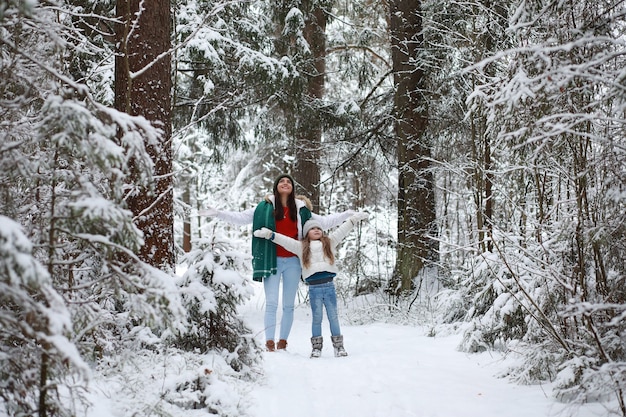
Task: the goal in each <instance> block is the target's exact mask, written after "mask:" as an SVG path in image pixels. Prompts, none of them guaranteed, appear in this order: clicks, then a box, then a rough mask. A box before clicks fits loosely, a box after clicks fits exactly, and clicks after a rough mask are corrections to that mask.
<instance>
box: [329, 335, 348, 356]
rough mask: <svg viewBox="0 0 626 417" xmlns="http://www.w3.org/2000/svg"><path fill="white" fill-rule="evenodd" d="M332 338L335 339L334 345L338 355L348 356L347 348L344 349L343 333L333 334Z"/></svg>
mask: <svg viewBox="0 0 626 417" xmlns="http://www.w3.org/2000/svg"><path fill="white" fill-rule="evenodd" d="M330 340H332V341H333V347H334V348H335V356H336V357H338V358H339V357H342V356H348V352H346V349H344V347H343V335H339V336H331V337H330Z"/></svg>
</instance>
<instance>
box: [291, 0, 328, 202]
mask: <svg viewBox="0 0 626 417" xmlns="http://www.w3.org/2000/svg"><path fill="white" fill-rule="evenodd" d="M305 3H306V2H305ZM303 8H304V9H305V10H308V9H309V7H307V6H304V7H303ZM326 19H327V17H326V13H325V12H324V10H323V9H321V8H320V7H316V8H314V9H313V10H312V11H311V13H310V14H309V15H308V16H307V20H306V25H305V27H304V37H305V39H306V40H307V42H308V44H309V47H310V48H311V55H312V56H311V58H310V59H311V61H310V65H307V67H308V68H307V70H308V71H307V72H308V73H309V74H310V75H309V76H308V80H307V91H306V95H305V100H306V102H305V103H304V105H305V107H308V106H312V107H313V109H315V110H316V109H318V108H319V103H320V102H321V100H322V99H323V98H324V93H325V81H324V77H325V76H326V75H325V73H326ZM315 110H314V111H313V112H312V113H315ZM299 117H300V123H299V125H300V129H298V131H297V132H296V165H295V177H296V181H298V183H299V184H300V187H301V189H303V191H304V193H305V194H306V195H307V196H308V197H309V199H310V200H311V204H312V205H313V210H314V211H316V212H317V211H319V202H320V195H319V182H320V170H319V165H318V162H319V150H320V147H321V145H322V126H321V123H320V119H319V117H311V114H304V115H299Z"/></svg>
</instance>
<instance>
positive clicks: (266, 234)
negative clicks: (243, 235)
mask: <svg viewBox="0 0 626 417" xmlns="http://www.w3.org/2000/svg"><path fill="white" fill-rule="evenodd" d="M273 233H274V232H272V231H271V230H270V229H268V228H267V227H261V228H260V229H257V230H255V231H254V236H256V237H260V238H262V239H271V237H272V234H273Z"/></svg>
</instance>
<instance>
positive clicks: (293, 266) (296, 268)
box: [263, 256, 302, 340]
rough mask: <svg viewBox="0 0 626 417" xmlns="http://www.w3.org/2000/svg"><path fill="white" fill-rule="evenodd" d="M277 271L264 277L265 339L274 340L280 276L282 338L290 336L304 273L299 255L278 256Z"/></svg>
mask: <svg viewBox="0 0 626 417" xmlns="http://www.w3.org/2000/svg"><path fill="white" fill-rule="evenodd" d="M276 259H277V261H276V268H277V270H276V273H275V274H272V275H270V276H269V277H265V278H264V279H263V288H264V289H265V340H274V335H275V333H276V310H277V309H278V293H279V289H280V277H281V276H282V278H283V315H282V318H281V320H280V339H285V340H287V338H288V337H289V332H290V331H291V325H292V324H293V308H294V303H295V300H296V293H297V292H298V285H299V284H300V276H301V275H302V267H301V266H300V260H299V259H298V257H297V256H292V257H289V258H283V257H280V256H279V257H278V258H276Z"/></svg>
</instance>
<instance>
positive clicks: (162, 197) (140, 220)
mask: <svg viewBox="0 0 626 417" xmlns="http://www.w3.org/2000/svg"><path fill="white" fill-rule="evenodd" d="M140 5H142V7H143V8H142V9H141V10H139V7H140ZM116 7H117V10H116V12H117V17H118V19H119V20H120V22H122V23H121V24H119V25H118V27H117V30H116V38H117V39H116V41H117V45H118V48H119V50H118V55H117V56H116V59H115V107H116V109H118V110H120V111H124V112H126V113H128V114H130V115H133V116H144V117H145V118H146V119H147V120H149V121H150V122H151V123H152V124H154V125H155V126H157V127H159V128H160V129H161V130H162V135H161V137H160V141H159V143H157V144H154V143H148V142H146V149H147V152H148V154H149V155H150V157H151V159H152V161H153V162H154V172H152V175H153V178H154V182H153V183H152V184H149V185H147V184H144V183H141V181H140V178H141V177H142V175H141V172H138V168H137V166H136V165H135V164H134V163H133V161H130V169H131V173H132V175H133V181H134V184H135V185H136V187H137V192H135V193H133V194H132V195H131V196H130V198H129V199H128V206H129V208H130V209H131V210H132V212H133V214H134V217H135V222H136V224H137V226H138V227H139V229H140V230H141V231H142V232H143V234H144V245H143V246H142V247H141V249H140V253H139V256H140V258H141V259H142V260H143V261H145V262H147V263H149V264H151V265H153V266H155V267H166V268H167V267H173V265H174V218H173V192H172V150H171V105H170V102H171V98H170V97H171V95H170V93H171V91H170V90H171V59H170V55H169V54H167V55H164V56H161V57H159V55H161V54H163V53H164V52H166V51H168V50H169V49H170V31H171V12H170V2H169V1H167V0H153V1H150V2H148V3H146V2H141V1H140V0H119V1H118V2H117V6H116ZM149 64H152V65H151V66H150V67H149V68H146V67H147V66H148V65H149Z"/></svg>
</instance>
